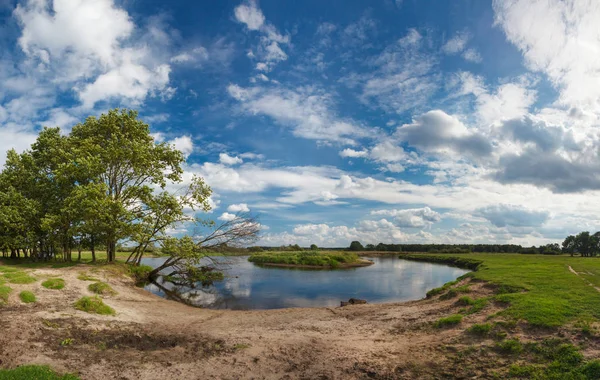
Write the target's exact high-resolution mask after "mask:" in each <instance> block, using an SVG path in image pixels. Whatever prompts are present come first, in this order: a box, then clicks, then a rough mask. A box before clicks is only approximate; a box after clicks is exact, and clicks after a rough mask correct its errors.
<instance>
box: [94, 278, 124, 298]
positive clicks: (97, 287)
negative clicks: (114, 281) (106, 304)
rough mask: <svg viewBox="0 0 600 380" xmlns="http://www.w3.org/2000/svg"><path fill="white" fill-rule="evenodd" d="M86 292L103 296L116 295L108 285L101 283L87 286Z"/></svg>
mask: <svg viewBox="0 0 600 380" xmlns="http://www.w3.org/2000/svg"><path fill="white" fill-rule="evenodd" d="M88 290H89V291H90V292H92V293H96V294H100V295H103V296H114V295H115V294H117V292H115V291H114V289H113V288H112V287H111V286H110V285H108V284H107V283H106V282H101V281H98V282H95V283H93V284H90V285H89V286H88Z"/></svg>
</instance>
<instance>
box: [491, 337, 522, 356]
mask: <svg viewBox="0 0 600 380" xmlns="http://www.w3.org/2000/svg"><path fill="white" fill-rule="evenodd" d="M495 349H496V350H497V351H498V352H500V353H502V354H505V355H517V354H520V353H521V352H522V351H523V345H522V344H521V342H520V341H519V340H518V339H506V340H503V341H502V342H497V343H496V346H495Z"/></svg>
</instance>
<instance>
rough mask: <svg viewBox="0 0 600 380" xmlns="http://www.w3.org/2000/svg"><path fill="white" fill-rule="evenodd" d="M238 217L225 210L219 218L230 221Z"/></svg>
mask: <svg viewBox="0 0 600 380" xmlns="http://www.w3.org/2000/svg"><path fill="white" fill-rule="evenodd" d="M235 218H236V216H235V214H230V213H228V212H224V213H223V214H221V216H219V217H218V218H217V219H219V220H222V221H224V222H230V221H232V220H234V219H235Z"/></svg>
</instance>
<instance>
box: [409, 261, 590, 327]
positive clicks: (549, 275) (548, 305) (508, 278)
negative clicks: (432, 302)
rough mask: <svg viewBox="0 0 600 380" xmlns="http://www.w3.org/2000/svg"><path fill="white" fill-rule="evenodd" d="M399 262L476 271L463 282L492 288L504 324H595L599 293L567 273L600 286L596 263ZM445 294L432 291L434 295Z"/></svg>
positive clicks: (439, 291) (541, 325)
mask: <svg viewBox="0 0 600 380" xmlns="http://www.w3.org/2000/svg"><path fill="white" fill-rule="evenodd" d="M400 257H401V258H407V259H411V260H419V261H432V262H438V263H444V262H445V261H446V260H447V261H448V263H449V264H452V265H459V266H461V265H462V264H465V265H464V266H465V267H467V268H472V267H477V268H478V270H477V271H475V272H473V273H471V274H469V276H470V277H472V278H473V279H474V280H483V281H487V282H488V283H490V284H492V285H494V286H495V289H496V294H497V295H495V296H494V297H493V299H494V300H496V301H500V302H504V303H506V304H507V305H508V307H507V308H506V309H505V310H504V311H503V312H501V313H500V315H503V316H506V317H508V318H509V319H517V320H525V321H527V322H529V323H530V324H531V325H534V326H539V327H558V326H562V325H564V324H566V323H569V322H575V321H577V320H589V319H592V320H596V321H598V320H600V293H598V292H597V291H596V290H595V289H594V288H593V287H591V286H589V285H587V284H586V282H585V281H584V280H583V279H582V278H579V277H577V276H576V275H574V274H573V273H571V272H570V271H569V268H568V267H569V266H571V267H572V268H573V269H574V270H576V271H578V272H586V273H591V274H586V275H585V277H586V279H587V280H588V281H590V282H592V283H594V284H598V285H600V259H599V258H593V257H589V258H586V257H570V256H548V255H520V254H461V255H460V257H458V258H457V257H456V254H454V255H452V254H448V255H443V254H436V255H425V254H423V255H420V254H412V255H402V256H400ZM477 262H479V264H476V263H477ZM438 289H439V288H438ZM447 289H448V287H446V289H444V290H437V289H434V291H435V292H437V294H439V293H442V292H443V291H445V290H447ZM431 292H433V291H431ZM431 292H430V293H431ZM428 295H429V294H428ZM429 296H431V295H429Z"/></svg>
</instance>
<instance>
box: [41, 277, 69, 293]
mask: <svg viewBox="0 0 600 380" xmlns="http://www.w3.org/2000/svg"><path fill="white" fill-rule="evenodd" d="M42 286H43V287H44V288H46V289H54V290H60V289H62V288H64V287H65V280H63V279H62V278H49V279H47V280H46V281H44V282H42Z"/></svg>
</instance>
